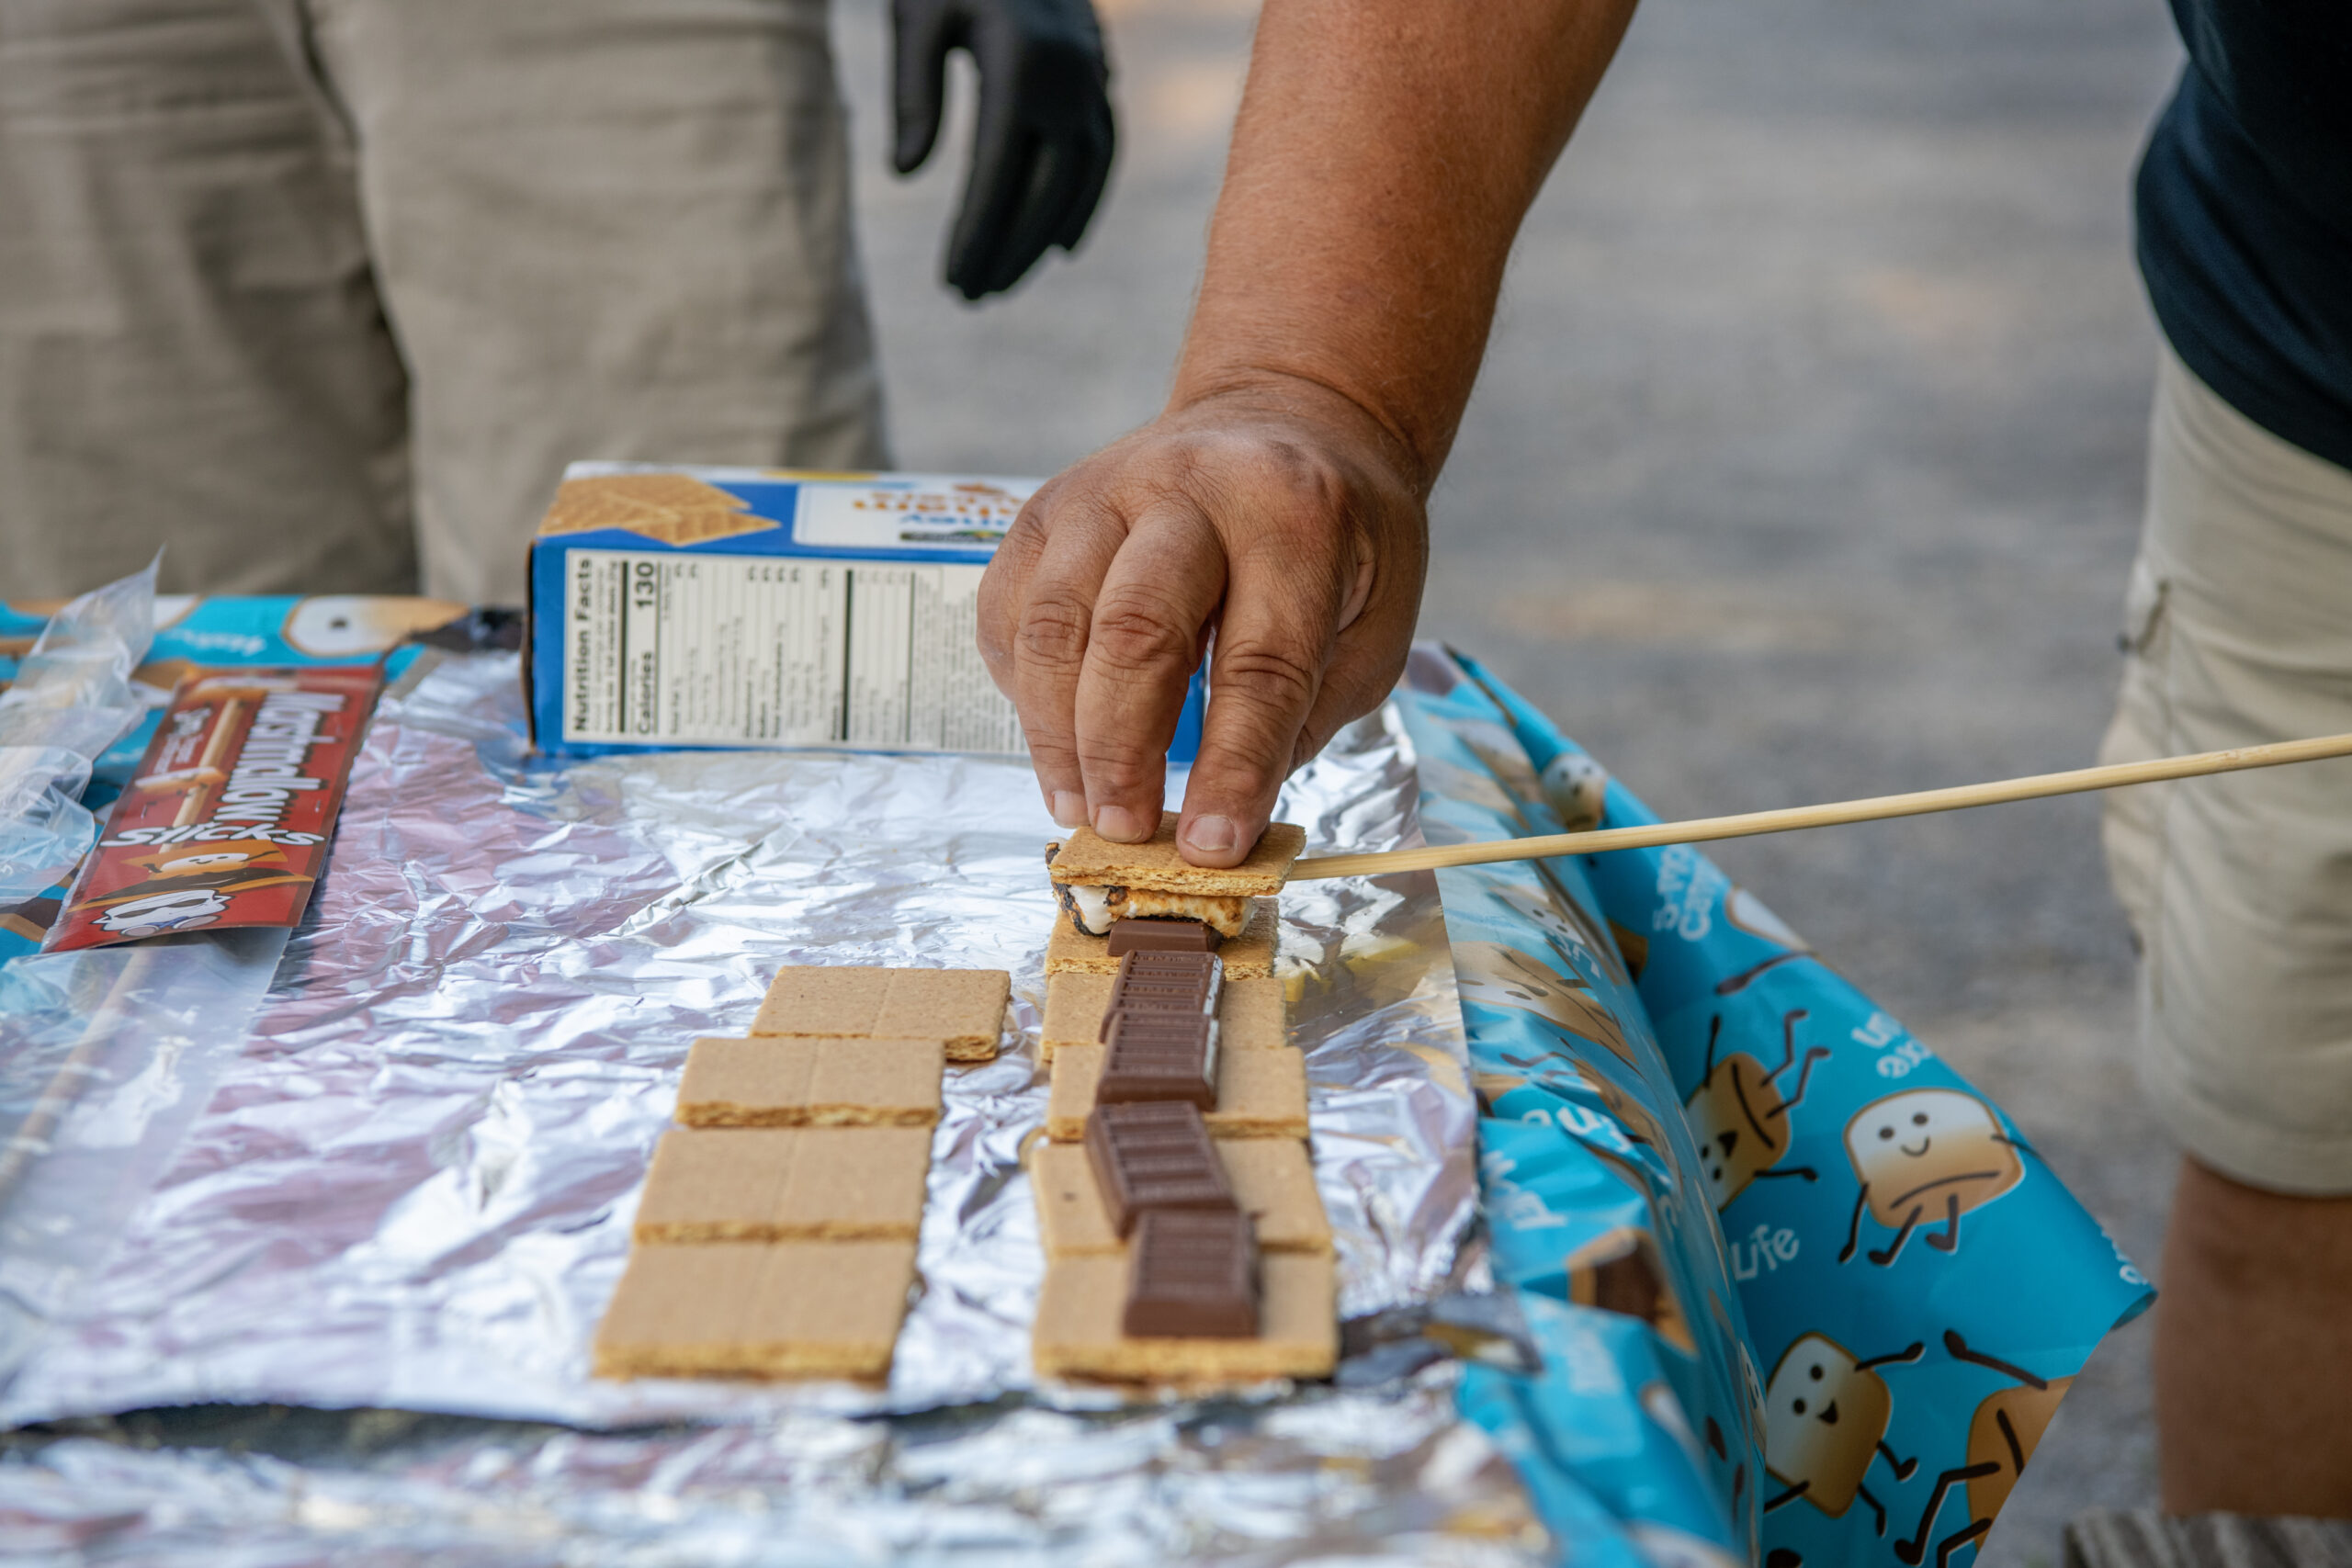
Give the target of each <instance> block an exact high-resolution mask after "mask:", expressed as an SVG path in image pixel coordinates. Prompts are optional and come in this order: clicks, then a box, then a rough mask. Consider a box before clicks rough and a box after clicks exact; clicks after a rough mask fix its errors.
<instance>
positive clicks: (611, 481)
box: [539, 474, 777, 545]
mask: <svg viewBox="0 0 2352 1568" xmlns="http://www.w3.org/2000/svg"><path fill="white" fill-rule="evenodd" d="M775 526H777V525H776V524H775V523H774V522H772V521H770V520H769V519H767V518H765V517H754V516H752V514H751V513H750V511H749V510H748V503H746V502H742V501H740V500H738V499H737V498H736V497H734V496H732V495H729V493H728V492H727V491H723V490H720V489H719V488H718V486H717V485H713V484H706V483H704V482H703V481H702V480H701V479H695V477H694V476H692V475H691V474H600V475H597V476H596V477H594V478H593V479H566V480H564V481H563V482H562V483H561V484H560V485H558V486H557V487H556V491H555V502H554V504H552V505H550V506H549V507H548V514H547V516H546V517H545V518H544V519H542V520H541V521H540V523H539V532H540V533H542V534H585V533H592V532H594V531H595V530H597V529H600V528H626V529H628V531H629V532H630V533H632V534H642V535H644V536H646V537H647V538H649V539H659V540H661V541H662V543H663V544H665V545H698V544H701V543H703V542H704V541H705V540H708V539H724V538H728V537H729V536H733V535H737V534H756V533H760V532H762V531H763V530H764V529H768V528H774V527H775Z"/></svg>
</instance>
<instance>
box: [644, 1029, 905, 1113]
mask: <svg viewBox="0 0 2352 1568" xmlns="http://www.w3.org/2000/svg"><path fill="white" fill-rule="evenodd" d="M945 1065H946V1048H945V1047H944V1046H943V1045H942V1044H941V1043H939V1042H938V1041H936V1040H855V1039H854V1040H794V1039H785V1038H775V1037H770V1038H768V1039H753V1040H710V1039H706V1040H697V1041H695V1043H694V1046H693V1048H692V1049H691V1050H689V1051H688V1052H687V1053H686V1072H685V1077H684V1079H683V1080H682V1081H681V1082H680V1083H679V1085H678V1120H679V1121H681V1122H684V1123H685V1124H686V1125H687V1126H689V1127H928V1126H930V1125H932V1124H933V1122H937V1121H938V1120H939V1077H940V1074H941V1072H942V1071H943V1070H944V1066H945Z"/></svg>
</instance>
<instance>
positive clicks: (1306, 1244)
mask: <svg viewBox="0 0 2352 1568" xmlns="http://www.w3.org/2000/svg"><path fill="white" fill-rule="evenodd" d="M1216 1154H1217V1158H1218V1160H1219V1161H1220V1162H1221V1163H1222V1164H1223V1165H1224V1167H1225V1175H1226V1179H1227V1181H1229V1182H1231V1183H1232V1184H1233V1196H1234V1200H1235V1201H1237V1202H1238V1204H1239V1205H1240V1207H1241V1212H1242V1213H1245V1214H1247V1215H1249V1216H1250V1220H1251V1221H1252V1222H1253V1223H1254V1224H1255V1225H1256V1227H1257V1235H1258V1247H1259V1248H1260V1250H1261V1251H1264V1252H1329V1251H1330V1250H1331V1222H1330V1220H1329V1217H1327V1216H1326V1215H1325V1213H1323V1200H1322V1198H1321V1196H1320V1195H1319V1194H1317V1191H1316V1190H1315V1164H1314V1161H1313V1160H1311V1159H1310V1158H1309V1157H1308V1156H1307V1152H1306V1145H1305V1144H1302V1143H1299V1142H1297V1141H1295V1140H1294V1139H1290V1138H1219V1139H1218V1140H1217V1141H1216ZM1024 1163H1026V1164H1027V1166H1028V1168H1029V1183H1030V1188H1031V1190H1032V1191H1034V1192H1035V1194H1036V1199H1037V1233H1038V1239H1039V1240H1040V1241H1041V1242H1042V1243H1043V1244H1044V1246H1045V1249H1046V1257H1047V1258H1073V1257H1078V1256H1081V1255H1084V1254H1089V1253H1111V1252H1117V1251H1119V1250H1121V1249H1122V1248H1123V1247H1125V1245H1126V1244H1125V1242H1124V1241H1122V1240H1121V1239H1120V1237H1119V1234H1118V1232H1116V1231H1114V1230H1113V1229H1112V1228H1111V1215H1110V1212H1109V1210H1107V1209H1105V1208H1104V1207H1103V1194H1102V1190H1101V1189H1100V1188H1098V1187H1097V1186H1096V1185H1095V1179H1094V1166H1093V1163H1092V1162H1091V1160H1089V1159H1088V1158H1087V1155H1086V1145H1084V1144H1082V1143H1080V1144H1057V1143H1055V1142H1053V1141H1051V1140H1050V1139H1046V1138H1040V1139H1038V1140H1037V1141H1036V1142H1035V1143H1034V1144H1032V1145H1029V1150H1028V1155H1027V1158H1026V1160H1025V1162H1024Z"/></svg>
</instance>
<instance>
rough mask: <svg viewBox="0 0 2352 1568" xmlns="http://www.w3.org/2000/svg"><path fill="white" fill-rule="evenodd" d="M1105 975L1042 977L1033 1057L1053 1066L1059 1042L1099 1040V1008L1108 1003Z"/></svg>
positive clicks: (1093, 1042) (1108, 985)
mask: <svg viewBox="0 0 2352 1568" xmlns="http://www.w3.org/2000/svg"><path fill="white" fill-rule="evenodd" d="M1113 979H1114V976H1109V975H1052V974H1049V975H1047V976H1046V1018H1045V1022H1044V1024H1043V1026H1042V1027H1040V1028H1039V1030H1038V1032H1037V1059H1038V1060H1039V1061H1041V1062H1044V1063H1045V1064H1046V1066H1052V1065H1053V1060H1054V1053H1055V1052H1056V1051H1057V1050H1058V1049H1060V1048H1061V1047H1062V1046H1063V1045H1099V1044H1101V1043H1103V1033H1102V1031H1103V1009H1105V1008H1107V1007H1109V1006H1110V1005H1111V983H1112V980H1113Z"/></svg>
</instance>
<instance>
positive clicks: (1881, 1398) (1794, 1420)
mask: <svg viewBox="0 0 2352 1568" xmlns="http://www.w3.org/2000/svg"><path fill="white" fill-rule="evenodd" d="M1893 1414H1894V1395H1893V1394H1891V1393H1888V1392H1887V1387H1886V1380H1885V1379H1883V1378H1882V1377H1880V1376H1879V1375H1878V1374H1877V1373H1876V1372H1874V1371H1871V1370H1870V1369H1869V1368H1867V1367H1862V1366H1858V1365H1856V1358H1855V1356H1854V1354H1853V1352H1852V1351H1850V1350H1848V1349H1847V1348H1845V1347H1844V1346H1842V1345H1840V1344H1838V1342H1837V1341H1836V1340H1834V1339H1830V1338H1827V1337H1824V1336H1822V1335H1819V1334H1807V1335H1804V1336H1803V1337H1800V1338H1799V1339H1798V1340H1797V1342H1796V1343H1795V1344H1793V1345H1792V1346H1790V1347H1789V1348H1788V1350H1787V1352H1786V1353H1785V1354H1783V1355H1782V1356H1781V1364H1780V1365H1779V1366H1777V1367H1774V1368H1773V1369H1772V1378H1771V1381H1770V1382H1768V1383H1767V1384H1765V1387H1764V1468H1765V1469H1767V1470H1769V1471H1770V1472H1772V1473H1773V1474H1774V1475H1776V1476H1778V1477H1780V1479H1781V1481H1783V1482H1785V1483H1788V1484H1789V1485H1791V1486H1794V1485H1796V1484H1798V1483H1804V1489H1805V1490H1804V1498H1805V1501H1806V1502H1808V1503H1811V1504H1812V1505H1813V1506H1815V1507H1816V1508H1819V1509H1820V1510H1821V1511H1822V1512H1823V1513H1825V1514H1827V1515H1828V1516H1829V1517H1831V1518H1833V1519H1834V1518H1836V1517H1838V1516H1839V1515H1841V1514H1843V1513H1844V1512H1845V1511H1846V1510H1847V1509H1848V1508H1850V1507H1852V1506H1854V1494H1855V1493H1856V1492H1857V1491H1859V1490H1860V1488H1861V1484H1862V1478H1863V1476H1865V1475H1866V1474H1868V1473H1869V1472H1870V1468H1871V1454H1873V1453H1875V1452H1876V1451H1877V1450H1878V1442H1879V1439H1880V1438H1883V1437H1885V1436H1886V1423H1887V1418H1888V1417H1889V1416H1892V1415H1893Z"/></svg>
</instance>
